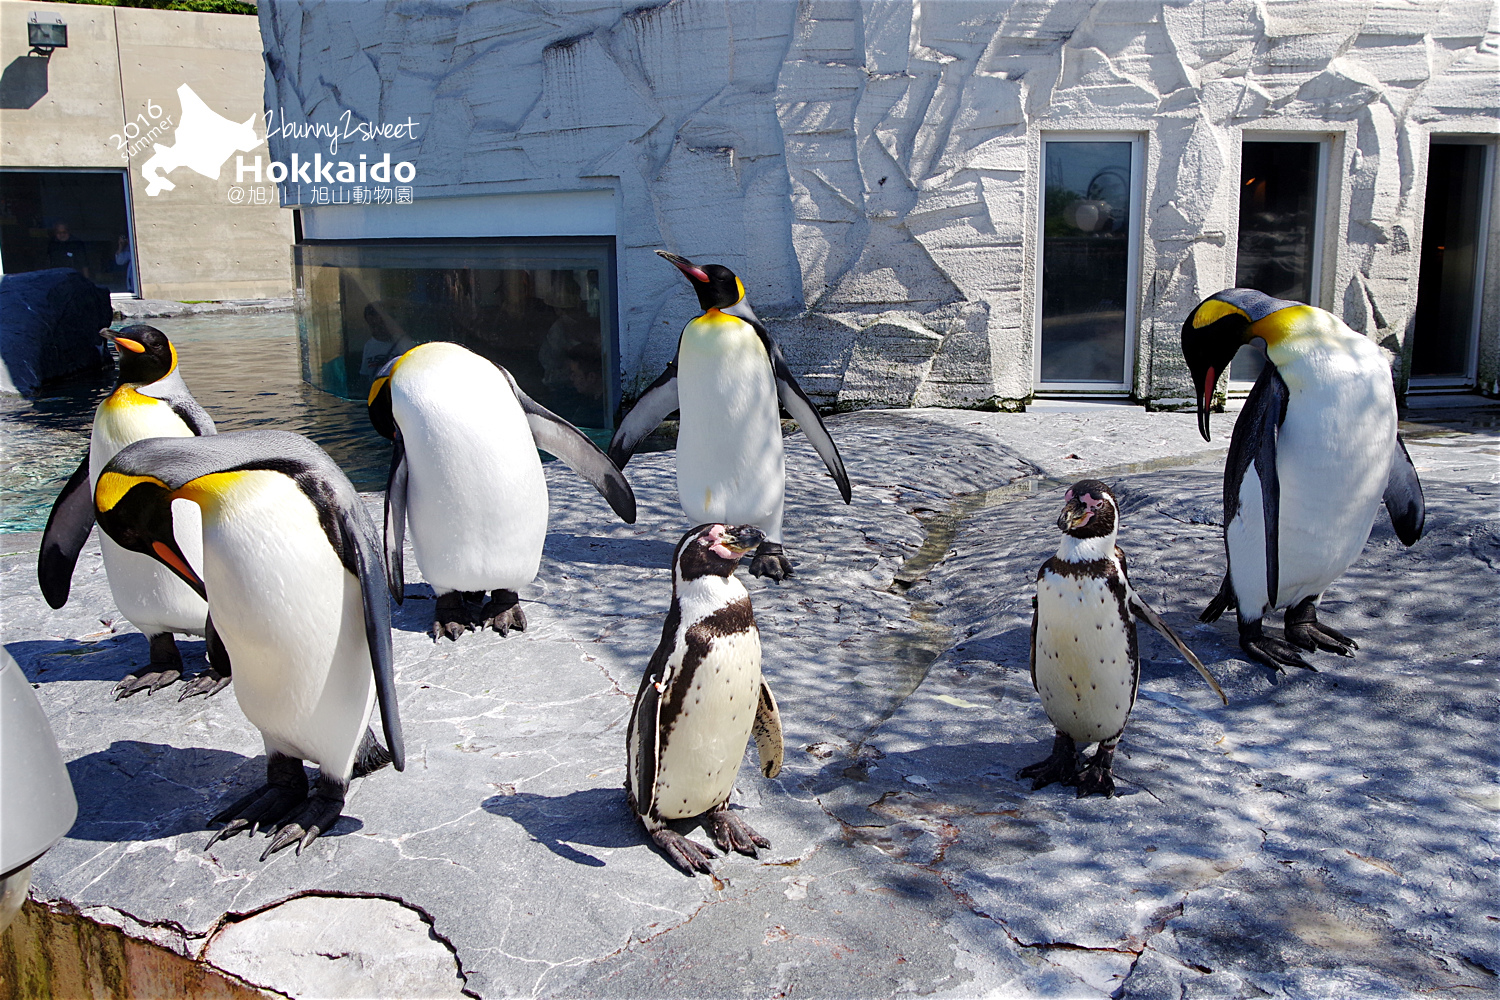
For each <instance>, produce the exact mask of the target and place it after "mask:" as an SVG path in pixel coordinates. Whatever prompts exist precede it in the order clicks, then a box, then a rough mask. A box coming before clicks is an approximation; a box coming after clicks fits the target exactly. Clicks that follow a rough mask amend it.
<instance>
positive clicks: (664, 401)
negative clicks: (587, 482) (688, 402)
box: [609, 357, 677, 469]
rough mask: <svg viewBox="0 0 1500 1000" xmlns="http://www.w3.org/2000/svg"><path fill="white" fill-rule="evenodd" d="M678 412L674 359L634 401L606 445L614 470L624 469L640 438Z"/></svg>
mask: <svg viewBox="0 0 1500 1000" xmlns="http://www.w3.org/2000/svg"><path fill="white" fill-rule="evenodd" d="M676 410H677V359H676V358H675V357H674V358H673V359H672V363H671V364H669V365H667V370H666V371H664V372H662V373H661V375H660V376H659V377H658V378H657V380H656V381H655V382H652V383H651V385H650V386H649V387H648V388H647V389H646V391H645V392H644V393H642V394H641V398H640V399H638V400H636V402H635V406H634V407H632V408H631V410H630V412H629V413H627V414H625V419H624V420H622V421H620V429H619V430H617V431H615V436H614V437H613V438H611V439H610V442H609V460H610V461H611V462H613V463H615V466H616V467H617V468H620V469H623V468H625V463H626V462H629V461H630V456H631V455H633V454H635V446H636V445H638V444H640V443H641V439H642V438H644V437H645V436H646V435H647V434H650V433H651V432H652V431H654V430H656V428H657V427H658V426H660V424H661V422H662V421H663V420H665V419H667V418H668V417H670V416H671V415H672V414H673V413H674V412H675V411H676Z"/></svg>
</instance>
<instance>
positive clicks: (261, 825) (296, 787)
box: [203, 754, 307, 860]
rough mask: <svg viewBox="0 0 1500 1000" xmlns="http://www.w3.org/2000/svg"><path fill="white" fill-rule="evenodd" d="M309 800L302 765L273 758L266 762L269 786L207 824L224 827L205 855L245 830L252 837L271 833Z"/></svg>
mask: <svg viewBox="0 0 1500 1000" xmlns="http://www.w3.org/2000/svg"><path fill="white" fill-rule="evenodd" d="M306 800H307V774H306V772H305V771H303V770H302V761H300V760H298V759H297V758H295V757H286V756H282V755H281V754H273V755H271V757H270V758H269V759H268V760H267V761H266V783H265V784H264V785H262V786H260V787H259V788H257V789H255V791H253V792H251V793H250V794H249V795H245V796H242V797H241V798H238V799H235V800H234V802H233V803H231V804H230V805H229V806H227V807H225V808H224V809H222V810H220V811H219V812H218V813H217V814H216V815H215V816H214V817H213V819H210V820H209V821H208V825H209V826H213V825H214V824H215V823H223V824H225V826H224V828H223V829H222V830H219V831H217V832H216V833H214V835H213V836H212V837H210V838H209V840H208V843H206V844H204V845H203V849H204V850H205V851H206V850H208V849H209V848H210V847H212V846H214V844H215V843H217V842H218V841H220V840H228V839H229V838H230V837H233V836H234V835H235V834H237V833H239V832H240V831H241V830H244V829H246V828H249V830H250V832H251V833H255V832H256V831H257V830H260V829H266V830H270V829H272V828H274V827H276V826H277V825H278V824H279V823H280V822H281V820H282V819H283V818H285V817H286V816H287V815H289V814H290V813H291V811H292V810H293V809H295V808H297V806H299V805H301V804H302V803H303V802H304V801H306ZM262 860H264V859H262Z"/></svg>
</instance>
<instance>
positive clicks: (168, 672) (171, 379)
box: [36, 323, 230, 701]
mask: <svg viewBox="0 0 1500 1000" xmlns="http://www.w3.org/2000/svg"><path fill="white" fill-rule="evenodd" d="M99 334H100V336H102V337H104V338H105V339H106V340H109V341H112V342H113V343H114V344H115V346H116V347H118V348H119V353H120V369H119V378H118V379H117V381H116V383H115V389H114V391H113V392H111V393H110V394H109V395H108V396H107V397H105V399H104V402H102V403H100V404H99V408H98V409H97V410H95V411H94V429H93V433H92V435H91V437H90V440H89V448H88V451H87V452H86V453H85V454H84V456H83V461H81V462H79V463H78V468H77V470H76V471H75V472H74V473H73V475H72V477H71V478H70V479H69V480H68V482H67V484H66V485H65V486H63V488H62V492H61V493H59V494H58V496H57V501H56V502H55V503H53V505H52V513H51V515H49V516H48V518H47V527H46V530H45V531H43V533H42V546H41V552H40V553H39V555H38V556H37V567H36V569H37V582H38V583H39V584H40V585H41V589H42V596H43V597H45V598H46V599H47V603H48V604H49V605H51V606H52V607H54V608H60V607H62V606H63V605H64V604H66V603H67V602H68V591H69V590H70V589H71V586H72V581H73V567H74V566H75V565H76V564H77V562H78V554H79V552H81V551H82V550H83V543H84V542H85V541H87V540H88V537H89V532H90V531H91V530H92V529H93V527H94V502H93V501H94V485H95V483H97V482H98V479H99V470H100V469H103V468H104V466H105V463H107V462H108V461H109V460H110V459H111V458H113V457H114V456H115V453H116V452H118V451H119V450H120V449H121V448H124V447H125V446H126V445H129V444H133V443H135V442H136V441H140V440H142V439H144V438H153V437H194V436H203V435H208V434H213V433H214V422H213V420H212V419H211V418H210V417H209V415H208V414H207V413H206V412H204V410H203V407H201V406H199V405H198V401H197V400H195V399H194V398H193V397H192V394H191V393H189V392H188V387H187V384H186V383H185V382H183V380H182V373H181V372H179V371H178V370H177V349H176V348H175V347H173V346H172V342H171V341H170V340H168V339H167V336H166V334H164V333H162V332H161V331H160V330H158V329H156V328H155V327H152V326H147V325H145V324H144V323H139V324H135V325H133V326H127V327H123V328H121V329H120V330H119V331H118V332H117V331H114V330H110V329H108V328H105V329H103V330H100V331H99ZM173 519H174V521H175V526H176V532H177V538H178V540H179V541H180V542H181V543H182V549H183V552H185V553H186V555H187V558H188V562H189V563H190V564H191V565H194V566H197V565H199V564H200V556H201V552H202V542H201V541H200V535H201V529H200V527H199V515H198V508H197V507H195V506H194V505H192V504H190V503H182V504H178V505H177V507H176V508H175V509H174V510H173ZM99 547H100V549H101V550H102V551H103V554H104V572H105V575H106V576H107V577H108V579H109V589H110V593H111V594H112V595H113V596H114V601H115V607H116V608H118V609H119V611H120V613H121V614H122V615H124V616H125V618H126V619H127V620H128V621H129V622H130V623H131V624H132V625H134V626H135V627H136V628H138V629H140V630H141V632H143V633H144V634H145V636H146V638H147V639H148V640H149V642H150V644H151V661H150V666H149V667H148V668H147V669H146V670H145V671H143V672H141V673H140V674H134V673H132V674H130V675H128V676H126V677H125V678H124V679H123V680H121V681H120V683H119V684H117V685H115V689H114V694H115V698H116V700H118V699H120V698H125V697H128V696H130V695H132V694H135V693H136V692H137V691H147V692H155V691H157V690H159V689H160V688H163V687H166V686H167V685H168V684H171V683H173V682H174V681H176V680H177V679H178V678H179V677H181V676H182V654H181V653H180V652H179V651H178V649H177V642H176V640H175V639H173V638H172V633H173V632H185V633H188V634H191V635H205V634H207V636H208V640H209V642H208V654H209V656H208V658H209V668H208V669H207V670H206V671H204V672H203V673H201V674H199V675H198V676H197V677H195V678H194V679H193V680H192V681H191V682H189V683H188V684H187V686H186V687H185V689H184V690H183V692H182V694H181V695H179V696H178V699H177V700H178V701H181V700H182V699H183V698H188V697H191V696H193V695H195V694H205V695H212V694H214V693H215V692H217V691H219V690H220V689H221V688H223V687H224V685H226V684H228V683H229V671H230V667H229V658H228V656H227V655H225V654H224V651H223V647H222V645H221V644H220V643H219V642H217V640H216V639H214V637H213V635H212V626H211V624H210V623H208V622H207V616H208V605H207V604H206V603H204V601H203V599H202V598H201V597H199V596H198V595H197V594H195V593H194V592H193V590H192V588H190V587H188V586H187V585H186V584H185V583H183V582H182V581H181V580H179V579H177V577H176V576H174V575H173V574H172V573H170V572H168V571H167V570H166V569H164V568H163V567H162V566H160V565H158V564H157V563H156V562H155V561H153V560H151V559H148V558H146V557H145V556H142V555H138V554H136V553H134V552H129V551H126V550H125V549H122V548H120V547H119V546H118V545H116V544H115V543H114V542H113V541H112V540H111V539H110V538H109V537H108V536H106V537H104V538H101V539H100V541H99Z"/></svg>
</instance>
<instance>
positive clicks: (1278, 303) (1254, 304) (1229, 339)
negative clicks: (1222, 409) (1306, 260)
mask: <svg viewBox="0 0 1500 1000" xmlns="http://www.w3.org/2000/svg"><path fill="white" fill-rule="evenodd" d="M1298 305H1301V303H1300V302H1288V301H1287V300H1286V299H1277V298H1272V297H1271V296H1269V295H1267V294H1266V293H1265V292H1258V291H1256V290H1255V289H1253V288H1226V289H1225V290H1224V291H1222V292H1215V293H1214V294H1213V295H1210V296H1209V297H1208V298H1206V299H1204V300H1203V301H1202V302H1200V303H1198V305H1197V307H1196V308H1194V309H1193V311H1192V312H1191V313H1189V314H1188V318H1187V319H1185V320H1183V322H1182V358H1183V360H1184V361H1186V362H1187V364H1188V370H1189V371H1190V372H1192V373H1193V387H1194V389H1195V391H1196V393H1197V396H1198V433H1199V434H1202V435H1203V440H1205V441H1208V440H1210V438H1209V433H1208V408H1209V406H1210V405H1211V404H1212V403H1213V398H1214V386H1215V384H1217V382H1218V380H1219V376H1220V375H1222V374H1223V373H1224V369H1225V368H1227V367H1228V366H1229V362H1230V361H1232V360H1234V355H1235V352H1236V351H1238V350H1239V349H1240V348H1241V347H1243V346H1244V345H1245V344H1248V343H1250V341H1252V340H1254V339H1255V338H1256V337H1261V338H1263V339H1264V338H1267V337H1268V336H1269V337H1274V336H1275V333H1274V332H1273V331H1272V330H1269V329H1265V328H1262V327H1261V325H1260V321H1261V320H1263V319H1265V318H1266V317H1267V316H1270V315H1271V314H1272V313H1275V312H1280V311H1281V310H1282V309H1286V308H1289V307H1291V306H1298Z"/></svg>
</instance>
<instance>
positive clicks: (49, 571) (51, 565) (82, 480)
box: [36, 449, 94, 608]
mask: <svg viewBox="0 0 1500 1000" xmlns="http://www.w3.org/2000/svg"><path fill="white" fill-rule="evenodd" d="M93 527H94V493H93V491H92V490H90V489H89V453H88V450H87V449H85V450H84V452H83V461H82V462H80V463H78V468H77V469H75V470H74V472H73V475H72V476H70V477H68V481H67V483H66V484H65V485H64V486H63V488H62V492H61V493H59V494H58V495H57V500H56V501H54V502H53V504H52V513H51V514H49V515H47V528H46V530H45V531H43V532H42V547H41V551H40V552H39V553H38V554H37V560H36V578H37V583H39V584H40V585H41V588H42V596H43V597H45V598H46V599H47V603H48V604H49V605H51V606H52V607H53V608H60V607H62V606H63V605H64V604H67V603H68V591H69V590H71V589H72V587H73V567H74V566H76V565H77V564H78V553H80V552H82V551H83V543H84V542H86V541H88V538H89V532H90V531H92V530H93Z"/></svg>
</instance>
